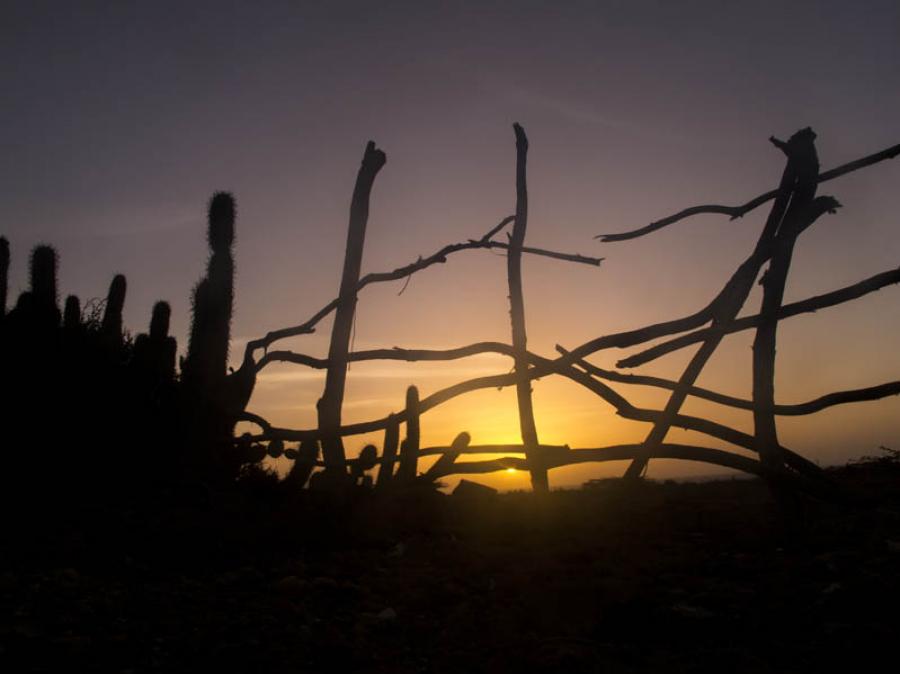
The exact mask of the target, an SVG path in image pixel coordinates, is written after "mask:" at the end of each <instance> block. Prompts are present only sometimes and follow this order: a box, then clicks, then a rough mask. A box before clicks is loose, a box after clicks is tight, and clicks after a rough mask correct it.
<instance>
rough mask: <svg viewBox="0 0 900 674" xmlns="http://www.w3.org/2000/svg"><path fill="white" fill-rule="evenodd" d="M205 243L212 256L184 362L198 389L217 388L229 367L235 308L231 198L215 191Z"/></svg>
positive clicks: (195, 305) (198, 295)
mask: <svg viewBox="0 0 900 674" xmlns="http://www.w3.org/2000/svg"><path fill="white" fill-rule="evenodd" d="M207 240H208V242H209V247H210V251H211V255H210V258H209V263H208V264H207V269H206V277H205V278H204V279H202V280H201V281H200V283H198V284H197V286H196V288H195V289H194V301H193V312H194V318H193V323H192V325H191V337H190V342H189V344H188V355H187V359H186V360H185V377H186V378H187V379H188V380H189V381H192V382H193V383H194V384H195V385H198V386H200V387H201V388H206V387H209V386H218V385H220V384H221V382H222V381H223V380H224V378H225V375H226V371H227V366H228V343H229V340H230V332H231V314H232V310H233V306H234V258H233V256H232V251H231V249H232V246H233V244H234V198H233V197H232V196H231V194H229V193H227V192H216V193H215V194H214V195H213V198H212V199H211V200H210V202H209V228H208V230H207Z"/></svg>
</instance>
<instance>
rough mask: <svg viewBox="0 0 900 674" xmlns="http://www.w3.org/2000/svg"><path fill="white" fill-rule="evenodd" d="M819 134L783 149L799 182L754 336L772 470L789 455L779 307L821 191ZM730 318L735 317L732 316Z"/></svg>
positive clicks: (759, 448)
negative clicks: (781, 417)
mask: <svg viewBox="0 0 900 674" xmlns="http://www.w3.org/2000/svg"><path fill="white" fill-rule="evenodd" d="M815 139H816V134H815V133H814V132H813V130H812V129H810V128H808V127H807V128H806V129H803V130H801V131H798V132H797V133H795V134H794V135H793V136H792V137H791V138H790V140H788V142H787V143H783V144H782V145H781V148H782V149H783V150H784V152H785V154H787V156H788V158H789V161H790V162H791V163H793V164H795V166H796V169H795V172H796V184H795V186H794V190H793V193H792V195H791V205H790V208H789V209H788V212H787V214H786V215H785V217H784V222H783V223H782V227H781V228H780V229H779V231H778V235H777V236H776V238H775V241H774V244H773V251H774V252H773V254H772V259H771V261H770V263H769V268H768V269H767V270H766V273H765V274H764V275H763V279H762V281H761V284H762V287H763V298H762V306H761V309H760V312H759V315H760V322H759V326H758V327H757V329H756V336H755V338H754V340H753V427H754V437H755V439H756V452H757V454H759V458H760V461H761V462H762V464H763V465H764V466H766V468H768V469H769V470H771V471H773V472H780V471H781V470H783V467H784V459H783V457H782V455H781V451H780V446H779V444H778V428H777V424H776V422H775V345H776V338H777V332H778V310H779V309H781V305H782V302H783V301H784V288H785V285H786V283H787V277H788V272H789V271H790V267H791V260H792V259H793V255H794V246H795V244H796V242H797V237H799V235H800V232H801V228H800V227H799V226H798V224H799V219H800V217H802V216H801V214H802V213H803V212H804V211H806V210H808V209H809V208H810V207H811V205H812V202H813V199H814V198H815V195H816V187H817V185H818V177H819V156H818V153H817V152H816V146H815ZM731 320H734V317H732V319H731Z"/></svg>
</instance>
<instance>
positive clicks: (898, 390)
mask: <svg viewBox="0 0 900 674" xmlns="http://www.w3.org/2000/svg"><path fill="white" fill-rule="evenodd" d="M556 348H557V350H559V351H560V353H563V354H566V353H567V351H566V350H565V349H563V348H562V347H559V346H557V347H556ZM575 364H576V365H578V367H580V368H582V369H583V370H584V371H585V372H587V373H588V374H590V375H592V376H594V377H599V378H600V379H607V380H609V381H614V382H618V383H621V384H634V385H637V386H654V387H656V388H664V389H668V390H670V391H674V390H675V389H677V388H678V382H677V381H673V380H671V379H663V378H662V377H652V376H649V375H639V374H626V373H623V372H616V371H615V370H606V369H603V368H601V367H597V366H596V365H594V364H592V363H589V362H588V361H586V360H583V359H582V360H578V361H576V363H575ZM898 394H900V381H891V382H887V383H885V384H879V385H877V386H868V387H866V388H859V389H851V390H848V391H836V392H834V393H827V394H825V395H823V396H820V397H818V398H815V399H813V400H808V401H806V402H803V403H795V404H792V405H778V404H776V405H775V406H774V410H775V414H778V415H779V416H804V415H807V414H813V413H815V412H820V411H822V410H824V409H827V408H829V407H834V406H835V405H843V404H846V403H855V402H863V401H867V400H880V399H881V398H887V397H888V396H892V395H898ZM688 395H692V396H694V397H696V398H702V399H704V400H709V401H710V402H714V403H718V404H720V405H727V406H728V407H735V408H737V409H742V410H752V409H753V401H751V400H746V399H744V398H738V397H735V396H730V395H726V394H724V393H718V392H717V391H711V390H709V389H705V388H701V387H699V386H690V387H689V388H688Z"/></svg>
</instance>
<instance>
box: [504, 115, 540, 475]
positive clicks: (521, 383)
mask: <svg viewBox="0 0 900 674" xmlns="http://www.w3.org/2000/svg"><path fill="white" fill-rule="evenodd" d="M513 131H514V132H515V134H516V220H515V222H514V223H513V230H512V236H511V237H510V240H509V250H508V252H507V254H506V270H507V277H508V279H509V315H510V323H511V324H512V347H513V353H514V356H513V362H514V364H515V371H516V374H517V375H518V376H517V377H516V399H517V401H518V405H519V428H520V429H521V432H522V444H524V445H525V458H526V459H527V460H528V470H529V471H530V473H531V488H532V489H533V490H534V491H536V492H546V491H549V489H550V484H549V481H548V479H547V468H546V466H544V465H543V462H542V461H541V457H540V447H539V446H538V435H537V427H536V426H535V423H534V407H533V405H532V401H531V380H530V379H529V378H528V376H527V372H528V347H527V337H526V334H525V299H524V295H523V292H522V246H523V245H524V244H525V229H526V227H527V225H528V184H527V181H526V176H525V164H526V160H527V157H528V137H527V136H526V135H525V129H523V128H522V127H521V126H520V125H519V124H513Z"/></svg>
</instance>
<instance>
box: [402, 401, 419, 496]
mask: <svg viewBox="0 0 900 674" xmlns="http://www.w3.org/2000/svg"><path fill="white" fill-rule="evenodd" d="M418 465H419V389H417V388H416V387H415V386H410V387H409V388H408V389H406V439H405V440H403V444H401V445H400V468H399V469H397V479H398V480H400V481H401V482H407V483H408V482H412V481H413V480H414V479H415V478H416V471H417V469H418Z"/></svg>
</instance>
